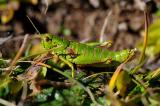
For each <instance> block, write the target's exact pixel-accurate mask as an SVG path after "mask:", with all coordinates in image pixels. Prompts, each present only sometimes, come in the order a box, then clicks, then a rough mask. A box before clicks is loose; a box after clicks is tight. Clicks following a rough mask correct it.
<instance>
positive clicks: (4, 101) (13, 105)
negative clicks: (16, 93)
mask: <svg viewBox="0 0 160 106" xmlns="http://www.w3.org/2000/svg"><path fill="white" fill-rule="evenodd" d="M0 104H3V105H5V106H16V105H15V104H13V103H11V102H8V101H6V100H4V99H1V98H0Z"/></svg>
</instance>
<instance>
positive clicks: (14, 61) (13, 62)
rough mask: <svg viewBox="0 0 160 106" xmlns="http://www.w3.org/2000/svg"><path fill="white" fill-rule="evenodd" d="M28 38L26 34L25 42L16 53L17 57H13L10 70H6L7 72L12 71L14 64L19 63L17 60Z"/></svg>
mask: <svg viewBox="0 0 160 106" xmlns="http://www.w3.org/2000/svg"><path fill="white" fill-rule="evenodd" d="M27 38H28V34H26V35H25V37H24V40H23V43H22V45H21V47H20V49H19V51H18V53H17V54H16V56H15V58H14V59H13V61H12V62H11V64H10V67H9V70H7V71H6V74H10V73H11V72H12V68H13V66H14V65H15V64H16V63H17V60H18V59H19V58H20V56H21V55H22V53H23V51H24V48H25V45H26V43H27Z"/></svg>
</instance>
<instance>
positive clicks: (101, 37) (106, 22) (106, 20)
mask: <svg viewBox="0 0 160 106" xmlns="http://www.w3.org/2000/svg"><path fill="white" fill-rule="evenodd" d="M111 14H112V11H109V13H108V15H107V16H106V18H105V21H104V24H103V26H102V29H101V33H100V42H103V38H104V37H103V36H104V32H105V29H106V27H107V25H108V22H109V19H110V17H111Z"/></svg>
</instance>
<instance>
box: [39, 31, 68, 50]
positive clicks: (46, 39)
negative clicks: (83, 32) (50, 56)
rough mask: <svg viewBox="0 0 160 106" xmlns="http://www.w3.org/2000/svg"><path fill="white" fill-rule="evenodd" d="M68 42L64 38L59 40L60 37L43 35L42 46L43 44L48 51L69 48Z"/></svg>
mask: <svg viewBox="0 0 160 106" xmlns="http://www.w3.org/2000/svg"><path fill="white" fill-rule="evenodd" d="M68 42H69V41H67V40H64V39H62V38H59V37H57V36H55V35H52V34H43V35H42V44H43V47H44V48H46V49H52V48H55V47H62V46H67V45H68Z"/></svg>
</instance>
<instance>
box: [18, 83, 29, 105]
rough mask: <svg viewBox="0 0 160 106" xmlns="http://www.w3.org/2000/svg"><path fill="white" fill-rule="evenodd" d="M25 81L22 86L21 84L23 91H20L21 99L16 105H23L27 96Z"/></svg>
mask: <svg viewBox="0 0 160 106" xmlns="http://www.w3.org/2000/svg"><path fill="white" fill-rule="evenodd" d="M27 88H28V87H27V82H26V81H25V82H24V86H23V91H22V95H21V100H20V101H19V103H18V105H17V106H23V105H24V100H25V99H26V97H27Z"/></svg>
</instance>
